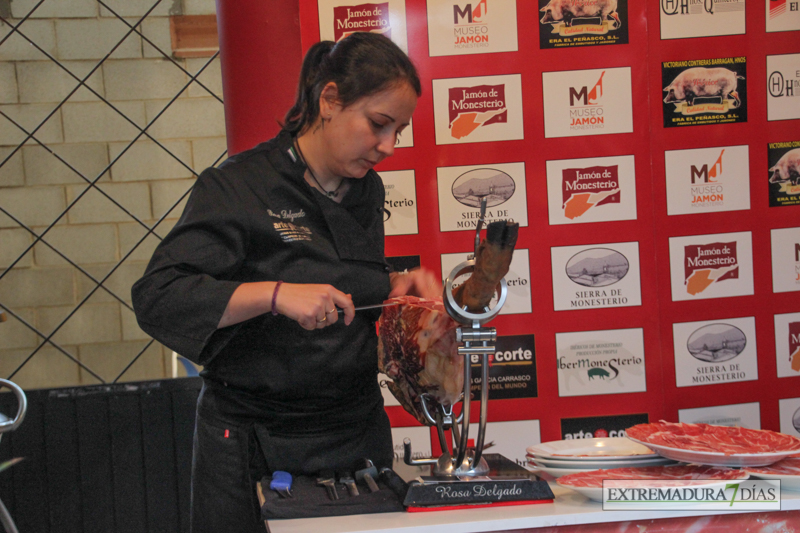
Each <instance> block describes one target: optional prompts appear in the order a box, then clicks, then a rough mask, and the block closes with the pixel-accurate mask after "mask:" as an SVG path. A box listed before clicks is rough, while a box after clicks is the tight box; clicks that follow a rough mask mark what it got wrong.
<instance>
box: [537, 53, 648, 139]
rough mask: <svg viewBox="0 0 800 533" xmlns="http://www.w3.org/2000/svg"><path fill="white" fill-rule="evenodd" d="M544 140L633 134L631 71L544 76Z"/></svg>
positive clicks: (607, 70) (600, 70)
mask: <svg viewBox="0 0 800 533" xmlns="http://www.w3.org/2000/svg"><path fill="white" fill-rule="evenodd" d="M542 85H543V92H544V136H545V137H547V138H553V137H579V136H583V135H606V134H612V133H630V132H632V131H633V113H632V107H631V100H632V97H631V69H630V67H619V68H607V69H595V70H570V71H561V72H544V73H542Z"/></svg>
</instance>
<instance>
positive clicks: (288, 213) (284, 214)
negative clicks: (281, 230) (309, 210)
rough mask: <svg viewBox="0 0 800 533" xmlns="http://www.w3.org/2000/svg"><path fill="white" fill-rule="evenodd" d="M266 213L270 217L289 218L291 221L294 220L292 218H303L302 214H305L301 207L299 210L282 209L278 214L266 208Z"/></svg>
mask: <svg viewBox="0 0 800 533" xmlns="http://www.w3.org/2000/svg"><path fill="white" fill-rule="evenodd" d="M267 213H268V214H269V216H271V217H274V218H280V219H283V220H291V221H292V222H294V219H296V218H303V217H304V216H306V212H305V211H303V210H302V209H300V210H299V211H292V210H291V209H282V210H281V212H280V214H279V213H276V212H275V211H273V210H272V209H267Z"/></svg>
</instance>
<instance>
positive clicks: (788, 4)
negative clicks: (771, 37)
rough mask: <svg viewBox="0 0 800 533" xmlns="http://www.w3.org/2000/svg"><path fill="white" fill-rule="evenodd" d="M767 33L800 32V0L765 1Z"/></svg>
mask: <svg viewBox="0 0 800 533" xmlns="http://www.w3.org/2000/svg"><path fill="white" fill-rule="evenodd" d="M765 3H766V6H767V31H768V32H773V31H796V30H800V0H765Z"/></svg>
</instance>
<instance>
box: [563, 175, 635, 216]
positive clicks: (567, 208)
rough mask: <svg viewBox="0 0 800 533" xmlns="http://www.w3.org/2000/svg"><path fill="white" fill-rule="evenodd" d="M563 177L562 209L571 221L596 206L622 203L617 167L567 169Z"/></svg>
mask: <svg viewBox="0 0 800 533" xmlns="http://www.w3.org/2000/svg"><path fill="white" fill-rule="evenodd" d="M561 175H562V182H561V194H562V208H563V209H564V216H565V217H567V218H568V219H570V220H574V219H575V218H577V217H579V216H581V215H583V214H584V213H586V212H587V211H588V210H589V209H591V208H593V207H595V206H600V205H605V204H618V203H620V196H621V193H620V186H619V172H618V167H617V165H612V166H608V167H603V166H595V167H588V168H566V169H564V170H562V171H561Z"/></svg>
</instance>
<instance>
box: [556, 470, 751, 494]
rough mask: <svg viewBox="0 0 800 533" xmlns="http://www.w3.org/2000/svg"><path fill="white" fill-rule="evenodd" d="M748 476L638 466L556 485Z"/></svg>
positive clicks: (584, 474) (568, 479)
mask: <svg viewBox="0 0 800 533" xmlns="http://www.w3.org/2000/svg"><path fill="white" fill-rule="evenodd" d="M747 477H749V475H748V474H747V472H744V471H742V470H736V469H734V468H722V467H718V466H703V465H678V466H640V467H630V468H612V469H610V470H594V471H591V472H578V473H575V474H568V475H566V476H562V477H560V478H558V484H559V485H564V486H566V487H595V488H602V486H603V480H604V479H626V480H628V479H630V480H655V479H658V480H664V479H666V480H689V479H723V480H724V479H747Z"/></svg>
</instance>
